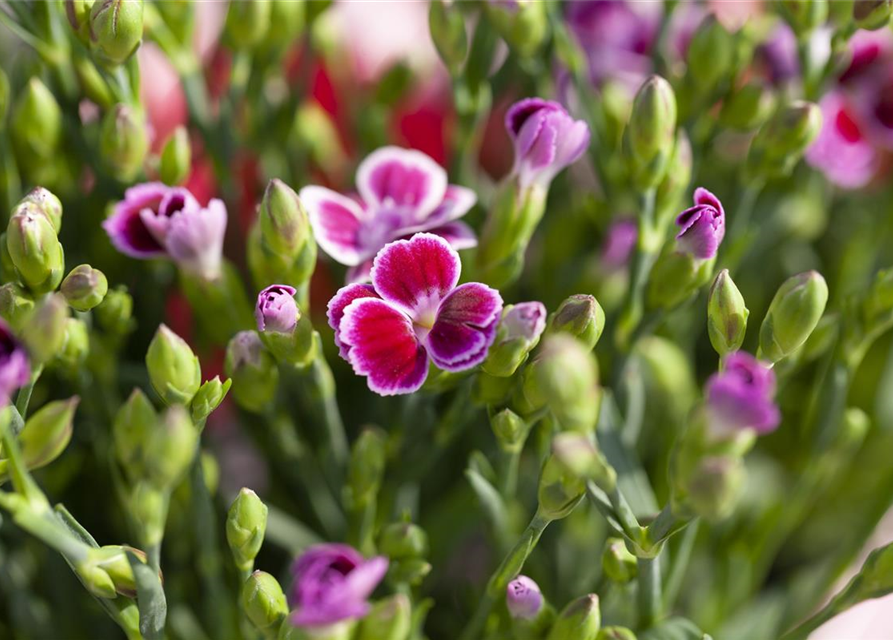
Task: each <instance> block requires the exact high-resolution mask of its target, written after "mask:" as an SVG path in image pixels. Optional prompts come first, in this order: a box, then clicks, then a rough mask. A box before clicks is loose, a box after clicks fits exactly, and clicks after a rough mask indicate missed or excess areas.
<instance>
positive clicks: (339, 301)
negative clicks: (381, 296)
mask: <svg viewBox="0 0 893 640" xmlns="http://www.w3.org/2000/svg"><path fill="white" fill-rule="evenodd" d="M357 298H378V294H377V293H375V289H373V288H372V285H368V284H349V285H347V286H346V287H341V288H340V289H338V292H337V293H336V294H335V295H334V296H333V297H332V299H331V300H329V306H328V310H327V311H326V315H327V316H328V318H329V326H330V327H332V329H334V330H335V345H336V346H337V347H338V354H339V355H340V356H341V357H342V358H344V359H345V360H347V361H348V362H350V360H349V359H348V357H347V354H348V353H349V352H350V346H348V345H346V344H344V343H342V342H341V339H340V338H339V337H338V333H339V332H340V330H341V320H342V319H343V318H344V309H346V308H347V305H349V304H350V303H351V302H353V301H354V300H356V299H357Z"/></svg>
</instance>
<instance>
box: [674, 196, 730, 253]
mask: <svg viewBox="0 0 893 640" xmlns="http://www.w3.org/2000/svg"><path fill="white" fill-rule="evenodd" d="M694 200H695V206H693V207H690V208H688V209H686V210H685V211H683V212H682V213H680V214H679V216H678V217H677V218H676V225H677V226H678V227H679V233H677V234H676V247H677V248H678V249H679V251H681V252H682V253H688V254H690V255H691V256H693V257H695V258H697V259H698V260H709V259H710V258H713V257H714V256H716V251H717V250H718V249H719V245H720V243H721V242H722V239H723V236H724V235H725V234H726V220H725V212H724V211H723V208H722V203H721V202H720V201H719V198H717V197H716V196H715V195H713V194H712V193H710V192H709V191H707V189H704V188H703V187H698V188H697V189H695V198H694Z"/></svg>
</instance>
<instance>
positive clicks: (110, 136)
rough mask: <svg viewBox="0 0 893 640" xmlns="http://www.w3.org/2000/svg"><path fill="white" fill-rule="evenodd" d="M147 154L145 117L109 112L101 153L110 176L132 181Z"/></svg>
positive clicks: (122, 110)
mask: <svg viewBox="0 0 893 640" xmlns="http://www.w3.org/2000/svg"><path fill="white" fill-rule="evenodd" d="M100 1H104V2H109V1H117V2H123V3H124V4H130V2H129V1H125V0H97V4H99V2H100ZM148 151H149V140H148V137H147V136H146V122H145V119H144V118H143V116H142V114H140V113H138V112H136V111H135V110H133V109H131V108H130V107H128V106H126V105H123V104H119V105H116V106H115V108H114V109H112V110H110V111H109V112H108V113H106V115H105V117H104V118H103V119H102V128H101V130H100V133H99V152H100V154H101V155H102V160H103V162H104V163H105V165H106V168H107V169H108V171H109V173H111V174H112V175H113V176H114V177H115V178H117V179H118V180H120V181H121V182H131V181H132V180H133V179H134V178H135V177H136V175H137V174H138V173H139V171H140V169H142V166H143V161H144V160H145V159H146V153H147V152H148Z"/></svg>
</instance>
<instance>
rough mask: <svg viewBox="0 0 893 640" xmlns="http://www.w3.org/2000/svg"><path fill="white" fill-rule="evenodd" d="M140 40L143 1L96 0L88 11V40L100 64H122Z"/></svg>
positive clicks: (141, 34)
mask: <svg viewBox="0 0 893 640" xmlns="http://www.w3.org/2000/svg"><path fill="white" fill-rule="evenodd" d="M142 39H143V0H95V2H94V3H93V7H92V8H91V9H90V40H91V41H92V43H93V47H94V50H95V51H96V54H97V57H98V58H99V59H100V60H101V61H102V62H104V63H106V64H109V65H119V64H123V63H124V62H126V61H127V59H128V58H129V57H130V56H131V55H133V53H134V52H135V51H136V50H137V48H139V46H140V42H141V41H142Z"/></svg>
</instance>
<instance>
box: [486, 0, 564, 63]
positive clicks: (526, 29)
mask: <svg viewBox="0 0 893 640" xmlns="http://www.w3.org/2000/svg"><path fill="white" fill-rule="evenodd" d="M485 7H486V9H487V13H488V17H489V18H490V21H491V23H492V24H493V26H495V27H496V30H497V31H499V34H500V35H501V36H502V37H503V39H504V40H505V41H506V42H507V43H508V45H509V46H510V47H511V48H512V49H514V50H515V51H517V52H518V54H519V55H520V56H521V57H525V58H529V57H531V56H534V55H536V53H537V52H538V51H539V49H540V47H541V46H542V45H543V43H544V42H545V40H546V38H547V37H548V35H549V28H548V25H549V20H548V17H547V15H546V5H545V3H543V2H515V3H501V2H487V3H486V4H485Z"/></svg>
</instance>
